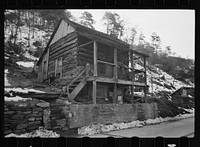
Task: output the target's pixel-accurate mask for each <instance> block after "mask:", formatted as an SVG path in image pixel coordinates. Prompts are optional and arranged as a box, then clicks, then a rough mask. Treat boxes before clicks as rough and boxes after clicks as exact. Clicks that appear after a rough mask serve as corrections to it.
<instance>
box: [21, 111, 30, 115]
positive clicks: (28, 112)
mask: <svg viewBox="0 0 200 147" xmlns="http://www.w3.org/2000/svg"><path fill="white" fill-rule="evenodd" d="M23 113H24V114H30V113H31V111H25V112H23Z"/></svg>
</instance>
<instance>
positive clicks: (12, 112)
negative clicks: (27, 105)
mask: <svg viewBox="0 0 200 147" xmlns="http://www.w3.org/2000/svg"><path fill="white" fill-rule="evenodd" d="M14 113H15V111H8V112H4V115H6V114H8V115H12V114H14Z"/></svg>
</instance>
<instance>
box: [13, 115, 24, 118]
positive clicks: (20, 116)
mask: <svg viewBox="0 0 200 147" xmlns="http://www.w3.org/2000/svg"><path fill="white" fill-rule="evenodd" d="M23 117H24V114H15V115H13V116H12V117H11V118H12V119H20V118H23Z"/></svg>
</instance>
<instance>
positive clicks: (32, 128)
mask: <svg viewBox="0 0 200 147" xmlns="http://www.w3.org/2000/svg"><path fill="white" fill-rule="evenodd" d="M38 128H39V125H35V126H29V127H28V128H27V129H28V130H36V129H38Z"/></svg>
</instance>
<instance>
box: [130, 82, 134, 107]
mask: <svg viewBox="0 0 200 147" xmlns="http://www.w3.org/2000/svg"><path fill="white" fill-rule="evenodd" d="M133 102H134V91H133V85H131V104H133Z"/></svg>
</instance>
